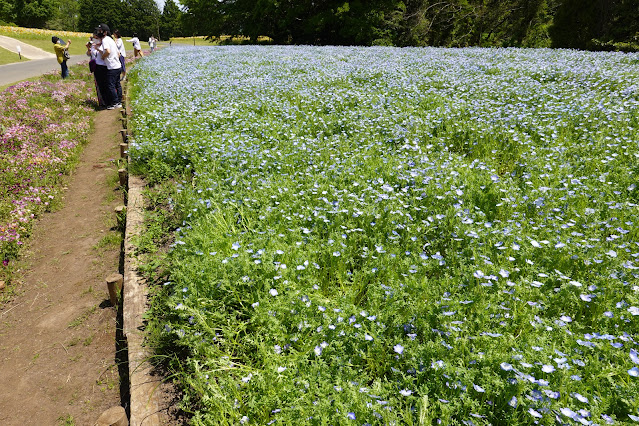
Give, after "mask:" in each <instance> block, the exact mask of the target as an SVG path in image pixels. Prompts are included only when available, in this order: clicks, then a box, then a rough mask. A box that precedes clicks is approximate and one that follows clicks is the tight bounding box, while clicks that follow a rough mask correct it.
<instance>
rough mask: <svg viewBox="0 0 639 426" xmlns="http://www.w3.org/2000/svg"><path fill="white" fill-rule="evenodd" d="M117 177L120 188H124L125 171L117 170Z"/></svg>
mask: <svg viewBox="0 0 639 426" xmlns="http://www.w3.org/2000/svg"><path fill="white" fill-rule="evenodd" d="M118 175H119V177H120V186H121V187H123V188H124V187H126V169H118Z"/></svg>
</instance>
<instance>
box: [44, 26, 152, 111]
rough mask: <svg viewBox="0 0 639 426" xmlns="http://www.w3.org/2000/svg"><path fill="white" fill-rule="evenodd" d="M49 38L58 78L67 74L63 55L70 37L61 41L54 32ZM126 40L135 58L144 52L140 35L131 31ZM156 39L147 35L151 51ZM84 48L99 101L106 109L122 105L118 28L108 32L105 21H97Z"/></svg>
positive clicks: (122, 72)
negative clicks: (98, 22)
mask: <svg viewBox="0 0 639 426" xmlns="http://www.w3.org/2000/svg"><path fill="white" fill-rule="evenodd" d="M51 41H52V42H53V44H54V50H55V53H56V57H57V59H58V63H59V64H60V66H61V68H62V78H66V77H68V75H69V69H68V67H67V59H68V58H69V55H68V49H69V46H70V45H71V40H68V41H67V43H66V44H63V43H62V40H60V38H58V37H55V36H54V37H52V38H51ZM127 41H128V42H131V43H133V54H134V56H135V57H136V58H137V57H138V56H140V57H142V56H144V55H143V53H142V46H141V45H140V39H139V38H138V37H137V35H136V34H133V38H132V39H130V40H127ZM156 42H157V40H156V39H155V37H153V36H151V37H149V47H150V48H151V52H153V51H154V50H155V46H156ZM86 48H87V56H89V57H90V58H91V59H90V61H89V68H90V69H91V72H92V73H93V75H94V77H95V86H96V91H97V94H98V103H99V105H100V106H104V107H106V109H109V110H111V109H115V108H122V85H121V84H120V81H121V80H123V79H124V78H125V77H126V66H125V61H124V59H125V57H126V49H125V48H124V42H123V40H122V36H121V35H120V31H118V30H115V31H113V33H111V30H110V29H109V27H108V26H107V25H106V24H100V25H98V26H97V28H96V29H95V30H94V32H93V36H92V37H91V39H90V40H89V41H88V42H87V44H86Z"/></svg>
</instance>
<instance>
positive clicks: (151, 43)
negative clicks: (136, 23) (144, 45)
mask: <svg viewBox="0 0 639 426" xmlns="http://www.w3.org/2000/svg"><path fill="white" fill-rule="evenodd" d="M149 48H150V49H151V53H153V52H155V37H153V34H151V37H149Z"/></svg>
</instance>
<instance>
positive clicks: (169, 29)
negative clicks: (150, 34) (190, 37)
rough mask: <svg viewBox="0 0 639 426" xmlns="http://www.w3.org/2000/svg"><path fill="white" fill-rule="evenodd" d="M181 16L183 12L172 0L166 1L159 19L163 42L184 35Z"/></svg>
mask: <svg viewBox="0 0 639 426" xmlns="http://www.w3.org/2000/svg"><path fill="white" fill-rule="evenodd" d="M182 15H183V12H182V11H181V10H180V8H178V7H177V5H176V4H175V2H174V1H173V0H166V2H165V3H164V9H162V17H161V18H160V32H161V33H162V37H163V38H164V39H165V40H168V39H169V38H171V37H181V36H183V35H184V31H183V29H182Z"/></svg>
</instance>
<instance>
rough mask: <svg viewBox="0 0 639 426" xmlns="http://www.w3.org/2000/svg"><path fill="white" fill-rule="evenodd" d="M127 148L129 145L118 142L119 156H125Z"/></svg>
mask: <svg viewBox="0 0 639 426" xmlns="http://www.w3.org/2000/svg"><path fill="white" fill-rule="evenodd" d="M128 149H129V145H128V144H126V143H121V144H120V157H121V158H126V156H127V155H128Z"/></svg>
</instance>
